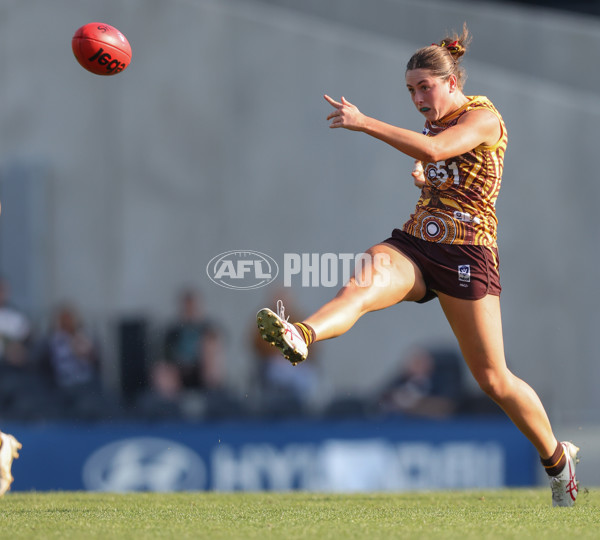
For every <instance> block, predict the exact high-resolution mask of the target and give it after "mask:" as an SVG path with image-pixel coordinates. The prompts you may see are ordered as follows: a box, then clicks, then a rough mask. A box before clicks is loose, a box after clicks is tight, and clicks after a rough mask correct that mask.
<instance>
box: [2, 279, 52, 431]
mask: <svg viewBox="0 0 600 540" xmlns="http://www.w3.org/2000/svg"><path fill="white" fill-rule="evenodd" d="M31 334H32V332H31V325H30V322H29V319H28V318H27V317H26V316H25V315H24V314H23V313H22V312H21V311H20V310H19V309H17V308H16V307H15V306H14V305H12V303H11V302H10V301H9V288H8V283H7V282H6V280H5V279H1V278H0V414H2V416H3V417H4V418H11V419H14V420H25V421H27V420H35V419H40V418H43V417H48V415H50V414H51V412H50V407H48V399H47V398H48V395H49V390H48V385H47V384H46V380H45V378H44V377H43V376H41V375H40V374H39V372H38V370H37V369H36V365H35V364H34V362H33V358H32V352H31V341H32V339H31V338H32V335H31Z"/></svg>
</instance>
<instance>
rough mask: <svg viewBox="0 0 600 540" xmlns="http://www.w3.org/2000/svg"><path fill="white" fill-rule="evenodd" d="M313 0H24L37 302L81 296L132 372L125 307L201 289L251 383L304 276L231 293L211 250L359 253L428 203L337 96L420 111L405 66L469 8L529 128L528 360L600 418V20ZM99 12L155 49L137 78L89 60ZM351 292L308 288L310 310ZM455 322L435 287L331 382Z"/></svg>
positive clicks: (146, 51) (520, 277)
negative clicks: (599, 54)
mask: <svg viewBox="0 0 600 540" xmlns="http://www.w3.org/2000/svg"><path fill="white" fill-rule="evenodd" d="M292 4H294V5H292ZM295 4H296V3H292V2H283V1H278V2H275V1H272V2H260V1H258V0H244V1H241V0H220V1H217V0H173V1H169V2H165V1H157V0H153V1H150V2H149V1H142V0H106V1H105V2H102V3H101V4H98V2H92V1H90V0H82V1H78V2H72V1H70V0H55V1H53V2H51V3H49V2H44V1H42V0H26V1H22V0H20V1H19V2H17V1H10V0H3V1H2V2H0V70H1V71H2V73H3V81H2V84H1V85H0V99H1V103H2V107H0V123H1V126H2V130H1V133H0V143H1V144H0V174H1V175H2V178H1V180H2V187H1V192H0V196H1V197H2V210H3V213H2V222H1V226H0V231H2V232H0V256H1V260H0V270H2V272H3V273H4V274H5V275H6V276H7V277H8V278H9V280H11V282H13V284H14V286H13V291H14V293H15V301H16V302H17V303H20V304H21V305H23V306H24V307H25V308H26V309H27V311H28V312H29V313H30V314H32V316H34V317H38V318H39V317H40V314H44V313H47V311H48V309H49V308H50V307H51V306H52V305H54V304H55V303H56V302H57V301H58V300H61V299H65V298H68V299H74V300H75V301H76V302H77V303H78V304H79V305H80V306H81V307H82V309H83V312H84V315H85V316H86V317H87V318H88V320H92V321H95V322H96V323H97V325H98V328H99V329H100V330H101V333H102V335H103V338H104V341H105V346H104V351H105V353H106V354H107V356H108V358H109V360H110V361H109V362H108V364H107V373H106V376H107V379H109V380H110V381H112V382H113V383H114V384H118V374H119V370H118V366H117V365H116V352H115V349H114V332H113V330H114V325H115V322H116V321H117V320H118V319H120V318H123V317H130V316H137V315H139V314H142V315H144V316H147V317H148V318H149V319H150V320H151V321H153V322H154V323H156V324H160V323H161V321H164V320H165V319H166V318H167V317H168V316H169V315H171V314H172V312H173V300H174V297H175V294H176V293H177V291H178V290H179V288H180V287H181V286H182V285H184V284H193V285H196V286H198V287H199V288H200V289H201V290H202V292H203V295H204V297H205V301H206V305H207V307H208V309H209V310H210V313H211V315H213V316H214V317H215V318H216V319H219V320H221V321H222V322H224V323H225V325H226V326H227V328H228V351H227V353H228V371H229V377H230V379H231V380H232V382H233V383H234V384H235V385H236V386H237V387H238V388H240V389H243V388H244V387H245V385H246V384H247V383H248V378H249V372H250V355H249V352H248V350H247V341H248V332H249V328H250V327H251V325H252V320H253V317H254V313H255V311H256V309H257V308H259V307H262V305H263V304H264V303H265V302H266V301H269V302H270V301H271V296H272V294H273V293H274V291H275V290H276V286H277V285H281V283H276V284H274V285H272V286H270V287H269V288H262V289H256V290H247V291H236V290H227V289H223V288H220V287H218V286H217V285H215V284H213V283H212V282H211V281H210V280H209V279H208V277H207V275H206V271H205V269H206V265H207V263H208V262H209V260H210V259H211V258H212V257H214V256H215V255H218V254H219V253H222V252H225V251H228V250H254V251H260V252H263V253H266V254H268V255H270V256H271V257H273V258H274V259H275V260H276V261H279V262H281V261H282V260H283V257H284V254H285V253H289V252H294V253H327V252H330V253H357V252H359V251H361V250H363V249H365V248H367V247H368V246H370V245H372V244H374V243H376V242H378V241H380V240H382V239H383V238H385V237H386V236H387V235H388V234H389V232H390V231H391V230H392V228H394V227H396V226H398V225H400V224H402V222H403V221H404V220H405V219H406V217H407V216H408V214H409V212H410V211H411V209H412V207H413V205H414V202H415V200H416V198H417V192H416V190H415V188H414V187H413V186H412V185H411V180H410V176H409V171H410V169H411V160H410V159H408V158H405V157H403V156H401V155H399V153H398V152H396V151H394V150H392V149H390V148H387V147H385V146H384V145H382V144H381V143H378V142H376V141H372V140H368V139H367V138H366V137H363V136H359V135H357V134H354V133H348V132H339V131H335V132H332V131H330V130H328V128H327V123H326V121H325V116H326V115H327V113H328V106H327V104H326V103H325V102H324V101H323V100H322V97H321V96H322V94H323V93H325V92H327V93H329V94H331V95H332V96H339V95H341V94H343V95H345V96H346V97H347V98H348V99H350V100H351V101H353V102H355V103H356V104H357V105H359V106H360V108H361V109H362V110H363V111H364V112H365V113H368V114H370V115H373V116H376V117H380V118H384V119H386V120H388V121H390V122H392V123H398V124H401V125H403V126H405V127H408V128H412V129H415V130H418V129H420V127H421V125H422V120H421V118H420V117H419V115H418V114H417V113H416V112H415V111H414V110H413V108H412V106H411V104H410V101H409V99H408V96H407V94H406V91H405V90H404V88H403V87H404V81H403V72H404V64H405V61H406V59H407V58H408V56H409V55H410V54H411V53H412V52H413V51H414V50H415V49H416V48H418V47H420V46H422V45H424V44H428V43H430V42H432V41H434V40H436V39H438V38H439V37H440V36H441V34H443V32H444V31H445V30H446V29H448V28H459V27H460V25H461V24H462V22H463V20H466V21H467V22H468V23H469V25H470V27H471V30H472V32H473V34H474V41H473V54H472V55H471V56H470V58H469V59H468V60H467V61H466V66H467V69H468V71H469V80H468V82H467V86H466V89H465V90H466V92H467V93H479V94H485V95H488V96H489V97H490V98H491V99H492V100H493V101H494V102H495V104H496V105H497V106H498V107H499V109H500V110H501V111H502V112H503V115H504V118H505V120H506V123H507V126H508V130H509V134H510V142H509V151H508V153H507V162H506V169H505V176H504V188H503V192H502V194H501V196H500V200H499V203H498V214H499V218H500V223H501V229H500V231H501V232H500V239H499V242H500V253H501V260H502V264H501V266H502V281H503V287H504V292H503V311H504V324H505V337H506V350H507V357H508V360H509V363H510V365H511V367H512V368H513V369H514V371H516V373H517V374H519V375H521V376H523V377H524V378H525V379H527V380H528V381H529V382H531V384H532V385H533V386H534V387H535V388H536V389H537V391H538V392H539V393H540V394H541V396H542V398H543V400H544V402H545V403H546V404H547V406H548V409H549V412H550V415H551V417H552V419H553V420H554V421H555V422H557V424H567V425H568V426H570V427H574V426H579V425H586V423H589V422H591V423H596V422H597V420H598V416H597V411H598V410H599V408H600V393H598V392H597V390H596V386H597V382H598V380H600V364H599V363H598V362H597V356H598V353H597V339H596V332H597V330H596V329H597V328H598V327H599V323H600V312H599V310H598V309H597V299H598V298H597V297H598V295H597V294H596V293H595V292H594V291H596V289H597V284H596V276H597V271H596V269H597V268H598V267H599V266H600V260H599V257H600V255H599V253H598V251H597V250H596V249H595V247H596V245H597V242H598V237H599V226H598V220H597V219H596V215H597V210H596V206H597V201H598V200H600V184H599V183H598V182H597V179H596V176H597V175H596V154H597V150H596V147H595V137H593V133H594V131H595V127H596V125H597V123H598V121H599V120H600V100H599V99H598V98H599V95H598V94H599V92H598V85H597V71H596V70H595V69H593V65H594V62H592V60H591V59H590V55H591V54H592V52H593V51H597V50H598V49H599V47H600V24H599V23H598V21H597V20H596V19H592V18H583V17H576V16H572V15H560V14H558V13H551V12H546V11H541V10H533V9H520V8H518V7H515V6H510V7H508V6H506V7H505V6H501V5H494V6H487V5H485V4H483V3H482V2H409V1H401V0H397V1H395V2H385V1H383V0H381V1H380V0H372V1H369V2H368V3H367V2H359V1H357V0H355V1H353V2H350V3H348V4H347V8H348V9H347V10H337V9H335V8H336V6H338V7H339V4H340V2H339V1H337V2H333V1H332V2H317V1H311V2H306V3H302V9H300V8H298V6H295ZM340 11H343V12H347V13H348V14H349V15H346V14H344V15H343V16H342V15H338V14H339V13H340ZM91 20H101V21H104V22H108V23H110V24H114V25H115V26H117V27H118V28H119V29H121V30H122V31H123V32H124V33H125V34H126V35H127V36H128V38H129V40H130V42H131V44H132V48H133V62H132V64H131V66H130V67H129V68H128V69H127V71H126V72H124V73H122V74H120V75H119V76H118V77H115V78H100V77H97V76H93V75H91V74H88V73H86V72H85V71H83V70H82V69H81V68H80V66H79V65H78V64H77V63H76V62H75V60H74V59H73V58H72V54H71V51H70V37H71V35H72V33H73V31H74V30H75V29H76V28H77V27H79V26H80V25H81V24H83V23H85V22H88V21H91ZM48 21H52V22H51V23H48ZM357 21H362V22H361V24H358V23H357ZM12 201H15V202H14V205H13V204H12ZM15 235H16V236H17V237H18V240H19V241H18V242H15V240H14V238H15ZM334 292H335V288H327V287H319V288H303V287H300V286H298V284H297V283H296V284H294V286H293V287H292V293H293V294H294V295H295V297H296V298H297V300H298V303H299V305H300V307H301V309H302V310H303V311H304V312H309V311H311V310H313V309H314V308H315V307H316V306H318V305H320V303H322V302H324V301H325V300H327V299H329V298H330V297H331V296H332V295H333V294H334ZM374 336H377V338H376V339H374ZM451 340H452V336H451V332H450V330H449V328H448V325H447V323H446V322H445V320H444V318H443V316H442V314H441V312H440V309H439V306H437V305H436V304H435V303H430V304H429V305H425V306H399V307H396V308H392V309H390V310H388V311H387V312H386V313H376V314H372V315H370V316H369V317H365V318H364V319H363V320H361V321H360V322H359V323H358V324H357V325H356V327H355V329H354V330H353V331H352V332H351V333H349V334H348V335H347V336H345V337H344V338H343V339H340V340H336V341H334V342H329V343H324V344H323V345H322V348H321V353H320V357H321V359H322V362H321V364H320V366H319V369H320V370H321V378H322V380H323V381H324V384H325V386H326V387H328V392H330V393H331V392H342V393H356V392H358V393H360V392H366V391H370V390H372V389H373V388H374V387H376V386H377V385H379V384H381V383H382V382H383V381H384V380H385V378H386V376H387V375H388V374H389V373H390V371H391V370H392V369H394V367H395V366H396V364H397V363H398V361H399V359H400V358H401V355H402V353H403V351H405V350H406V349H407V348H408V347H409V346H410V345H412V344H413V343H415V342H419V343H421V342H429V341H435V342H440V341H442V342H443V341H451ZM559 435H560V433H559Z"/></svg>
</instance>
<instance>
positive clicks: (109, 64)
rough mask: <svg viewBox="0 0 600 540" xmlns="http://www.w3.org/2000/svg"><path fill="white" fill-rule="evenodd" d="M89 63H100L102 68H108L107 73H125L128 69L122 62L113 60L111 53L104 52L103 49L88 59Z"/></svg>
mask: <svg viewBox="0 0 600 540" xmlns="http://www.w3.org/2000/svg"><path fill="white" fill-rule="evenodd" d="M88 62H98V64H100V65H101V66H106V70H107V71H110V72H113V71H114V72H115V73H119V71H123V70H124V69H125V68H126V67H127V64H126V63H125V62H121V61H120V60H117V59H116V58H114V59H113V57H112V56H111V55H110V53H107V52H104V49H103V48H102V47H100V48H99V49H98V50H97V51H96V54H94V55H93V56H92V57H90V58H88Z"/></svg>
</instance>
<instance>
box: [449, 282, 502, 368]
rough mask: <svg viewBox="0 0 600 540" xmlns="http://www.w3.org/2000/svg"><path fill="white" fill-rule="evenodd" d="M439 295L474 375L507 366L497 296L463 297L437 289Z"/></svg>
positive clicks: (498, 298)
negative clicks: (455, 296)
mask: <svg viewBox="0 0 600 540" xmlns="http://www.w3.org/2000/svg"><path fill="white" fill-rule="evenodd" d="M438 298H439V301H440V305H441V306H442V309H443V310H444V314H445V315H446V318H447V319H448V322H449V323H450V326H451V327H452V330H453V332H454V334H455V335H456V338H457V340H458V343H459V346H460V348H461V351H462V353H463V356H464V358H465V360H466V362H467V364H468V365H469V368H470V369H471V371H472V373H473V375H474V376H475V378H476V379H477V380H479V379H480V378H485V377H486V375H489V374H490V372H497V371H498V370H500V371H503V370H504V369H506V360H505V357H504V340H503V336H502V316H501V311H500V297H499V296H494V295H491V294H488V295H487V296H484V297H483V298H481V299H479V300H464V299H461V298H454V297H452V296H448V295H446V294H442V293H439V292H438Z"/></svg>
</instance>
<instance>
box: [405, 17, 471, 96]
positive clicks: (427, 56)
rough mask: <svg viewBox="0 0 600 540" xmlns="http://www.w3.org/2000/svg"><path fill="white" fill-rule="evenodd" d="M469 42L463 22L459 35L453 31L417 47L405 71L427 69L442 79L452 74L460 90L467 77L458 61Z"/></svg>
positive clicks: (467, 31) (467, 30)
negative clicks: (434, 41)
mask: <svg viewBox="0 0 600 540" xmlns="http://www.w3.org/2000/svg"><path fill="white" fill-rule="evenodd" d="M470 43H471V35H470V34H469V29H468V28H467V23H464V24H463V29H462V34H461V35H460V36H459V35H458V34H457V33H456V32H454V33H453V34H452V35H451V36H449V37H445V38H444V39H442V41H440V42H439V43H432V44H431V45H430V46H429V47H423V48H422V49H419V50H418V51H417V52H416V53H415V54H413V55H412V57H411V58H410V60H409V61H408V64H406V71H410V70H411V69H428V70H430V71H431V73H432V75H433V76H434V77H440V78H441V79H444V80H447V79H448V77H450V75H452V74H454V75H456V79H457V81H458V87H459V88H460V89H461V90H462V87H463V85H464V82H465V81H466V79H467V73H466V71H465V69H464V68H463V67H462V66H461V64H460V61H461V59H462V56H463V55H464V54H465V53H466V52H467V49H468V48H469V44H470Z"/></svg>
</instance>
